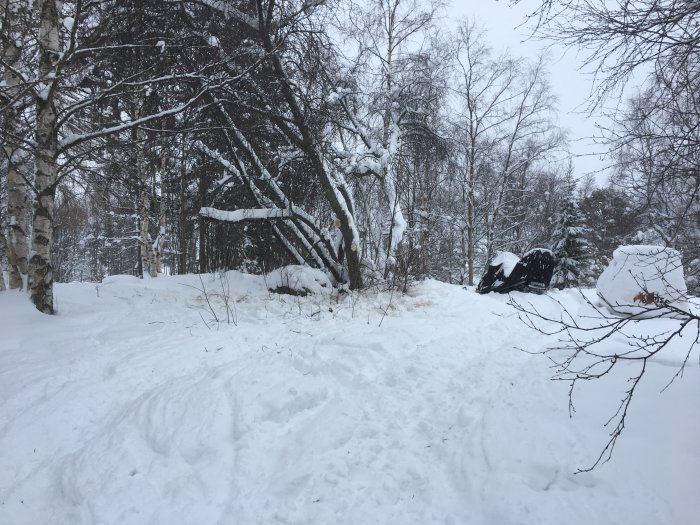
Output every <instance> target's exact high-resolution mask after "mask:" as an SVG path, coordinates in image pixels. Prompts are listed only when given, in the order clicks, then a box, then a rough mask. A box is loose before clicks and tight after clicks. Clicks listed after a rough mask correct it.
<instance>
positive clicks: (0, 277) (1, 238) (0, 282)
mask: <svg viewBox="0 0 700 525" xmlns="http://www.w3.org/2000/svg"><path fill="white" fill-rule="evenodd" d="M0 248H3V249H4V250H5V252H6V253H7V241H6V240H5V234H4V233H2V229H0ZM4 291H5V275H4V273H3V271H2V265H0V292H4Z"/></svg>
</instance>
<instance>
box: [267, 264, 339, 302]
mask: <svg viewBox="0 0 700 525" xmlns="http://www.w3.org/2000/svg"><path fill="white" fill-rule="evenodd" d="M267 285H268V289H269V290H270V291H271V292H275V293H286V294H290V295H301V296H305V295H308V294H310V293H322V292H323V291H324V290H330V289H331V287H332V285H331V281H330V279H329V278H328V276H327V275H326V274H325V273H323V271H321V270H318V269H316V268H311V267H310V266H299V265H291V266H283V267H282V268H278V269H277V270H273V271H272V272H270V273H269V274H268V275H267Z"/></svg>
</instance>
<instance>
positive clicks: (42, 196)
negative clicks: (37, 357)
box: [28, 0, 60, 314]
mask: <svg viewBox="0 0 700 525" xmlns="http://www.w3.org/2000/svg"><path fill="white" fill-rule="evenodd" d="M58 3H59V2H58V1H57V0H41V1H40V2H38V3H37V8H38V10H39V79H38V80H39V82H38V85H37V88H36V89H37V95H36V177H35V183H34V185H35V189H36V193H37V196H36V202H35V205H34V218H33V221H32V256H31V259H30V260H29V269H28V270H29V289H30V295H31V299H32V302H33V303H34V305H35V306H36V307H37V309H38V310H40V311H41V312H44V313H46V314H52V313H53V311H54V310H53V268H52V266H51V247H52V242H53V206H54V200H55V194H56V159H57V155H56V152H57V149H58V138H57V130H56V124H57V122H56V108H55V105H54V97H55V88H56V75H55V73H56V64H57V62H58V59H59V56H60V55H59V52H60V48H59V38H58V35H59V10H58V7H59V6H58Z"/></svg>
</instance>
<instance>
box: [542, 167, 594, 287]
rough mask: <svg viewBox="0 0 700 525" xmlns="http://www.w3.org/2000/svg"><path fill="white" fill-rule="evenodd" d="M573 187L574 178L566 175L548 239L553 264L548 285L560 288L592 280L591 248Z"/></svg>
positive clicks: (574, 186)
mask: <svg viewBox="0 0 700 525" xmlns="http://www.w3.org/2000/svg"><path fill="white" fill-rule="evenodd" d="M575 189H576V182H575V181H574V180H573V177H572V176H571V175H569V177H568V178H567V181H566V185H565V192H566V193H565V195H564V197H563V199H562V201H561V205H560V208H559V214H558V216H557V226H556V229H555V231H554V236H553V239H552V251H553V252H554V257H555V258H556V261H557V265H556V267H555V269H554V275H553V276H552V282H551V286H552V287H554V288H558V289H560V290H561V289H564V288H570V287H572V286H584V285H588V284H590V283H591V281H592V277H591V272H590V266H591V265H590V260H591V249H590V245H589V244H588V241H587V240H586V238H585V233H586V226H585V219H584V216H583V213H582V211H581V208H580V207H579V203H578V200H577V198H576V196H575Z"/></svg>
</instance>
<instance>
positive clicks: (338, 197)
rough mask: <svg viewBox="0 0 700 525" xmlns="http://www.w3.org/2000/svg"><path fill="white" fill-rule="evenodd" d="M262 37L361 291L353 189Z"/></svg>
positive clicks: (352, 278)
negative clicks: (336, 169)
mask: <svg viewBox="0 0 700 525" xmlns="http://www.w3.org/2000/svg"><path fill="white" fill-rule="evenodd" d="M261 35H262V39H263V45H264V47H265V51H267V53H269V55H270V60H271V62H272V67H273V68H274V71H275V74H276V76H277V79H278V80H279V83H280V88H281V91H282V95H283V96H284V98H285V101H286V103H287V106H288V107H289V109H290V111H291V114H292V117H293V120H294V125H295V126H296V127H297V129H298V130H299V133H300V135H301V141H300V144H298V146H299V147H300V149H301V150H302V151H303V152H304V154H305V155H306V156H307V158H308V160H309V162H310V164H311V167H312V169H313V171H314V172H315V173H316V175H317V176H318V178H319V182H320V183H321V188H322V189H323V193H324V196H325V197H326V200H327V202H328V204H329V206H330V207H331V210H333V213H334V214H335V216H336V217H337V218H338V229H339V230H340V233H341V235H342V236H343V242H344V244H345V263H346V265H347V269H348V278H349V281H350V288H351V289H353V290H358V289H361V288H362V272H361V264H360V249H359V248H360V239H359V234H358V232H357V228H356V226H355V217H354V210H353V205H352V198H351V197H350V194H349V189H348V188H347V186H345V185H344V184H341V183H339V182H338V181H337V180H336V179H335V178H334V177H333V174H332V173H330V172H329V169H330V167H329V166H328V165H327V164H326V163H325V162H324V158H323V154H322V153H321V151H319V149H318V146H317V141H316V140H315V138H314V136H313V133H312V131H311V129H310V128H309V126H308V125H307V123H306V119H305V118H304V114H303V112H302V110H301V107H300V106H299V102H298V100H297V97H296V95H295V94H294V90H293V89H292V82H291V80H290V79H289V78H288V77H287V73H286V72H285V69H284V66H283V65H282V60H281V59H280V57H279V55H278V50H277V47H276V46H275V45H273V43H272V39H271V36H270V34H269V33H268V32H266V30H264V29H262V28H261Z"/></svg>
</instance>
